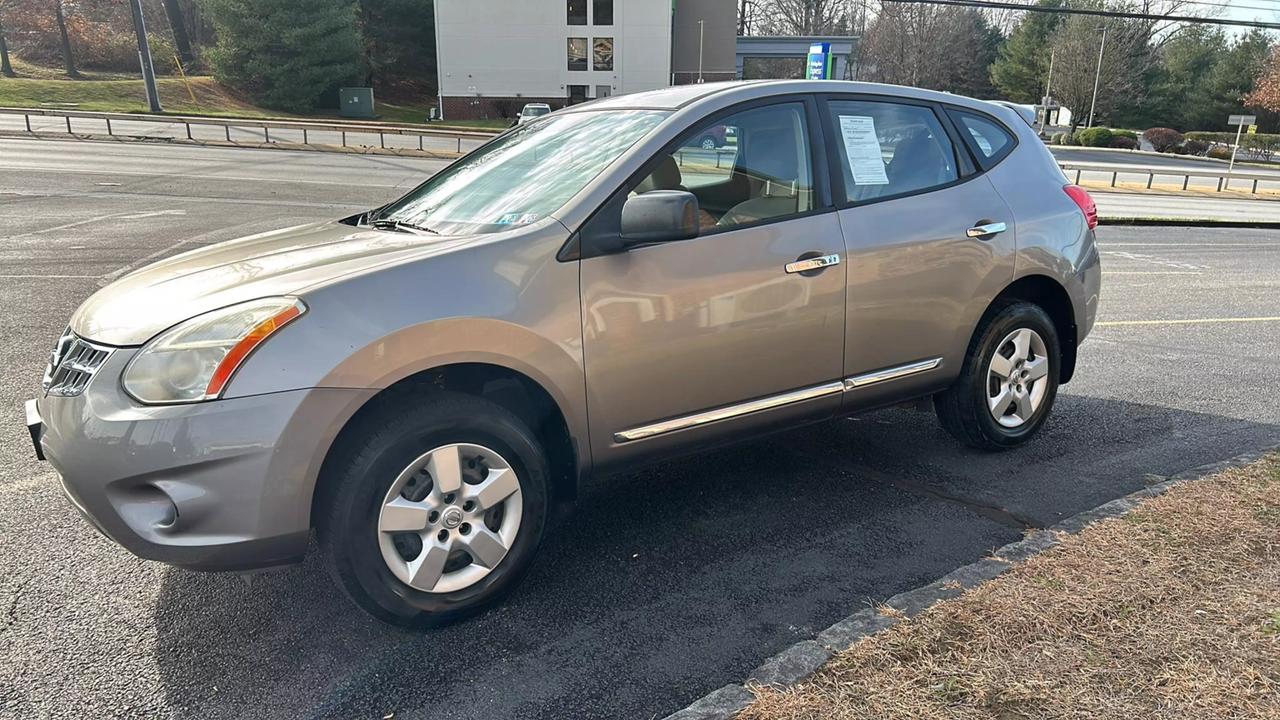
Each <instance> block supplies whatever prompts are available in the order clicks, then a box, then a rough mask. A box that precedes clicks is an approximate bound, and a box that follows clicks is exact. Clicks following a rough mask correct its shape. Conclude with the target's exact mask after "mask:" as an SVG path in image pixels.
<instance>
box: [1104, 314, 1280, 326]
mask: <svg viewBox="0 0 1280 720" xmlns="http://www.w3.org/2000/svg"><path fill="white" fill-rule="evenodd" d="M1246 322H1280V315H1273V316H1269V317H1239V318H1185V319H1181V320H1107V321H1105V322H1098V323H1094V327H1116V326H1119V325H1201V324H1209V323H1246Z"/></svg>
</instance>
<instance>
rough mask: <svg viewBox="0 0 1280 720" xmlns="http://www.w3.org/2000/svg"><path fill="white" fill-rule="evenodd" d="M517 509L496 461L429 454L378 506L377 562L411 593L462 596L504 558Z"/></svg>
mask: <svg viewBox="0 0 1280 720" xmlns="http://www.w3.org/2000/svg"><path fill="white" fill-rule="evenodd" d="M522 507H523V505H522V498H521V492H520V479H519V477H517V475H516V471H515V470H514V469H513V468H512V467H511V464H510V463H509V462H507V461H506V460H505V459H504V458H503V457H502V456H501V455H500V454H498V453H497V452H495V451H494V450H491V449H489V448H487V447H484V446H482V445H473V444H470V443H456V444H452V445H444V446H441V447H438V448H435V449H433V450H431V451H429V452H426V453H423V454H422V455H421V456H419V457H418V458H417V459H416V460H414V461H413V462H412V463H410V464H409V466H408V467H406V468H405V469H404V470H402V471H401V472H400V474H399V476H397V477H396V479H395V482H393V483H392V484H391V487H390V489H389V490H388V491H387V494H386V497H385V498H384V499H383V501H382V508H381V510H380V511H379V513H378V544H379V546H380V548H381V550H382V559H383V560H384V561H385V562H386V563H387V567H388V568H390V569H391V572H392V573H394V574H395V576H396V577H397V578H399V579H400V581H401V582H403V583H405V584H406V585H408V586H410V587H412V588H414V589H415V590H420V591H422V592H428V593H447V592H454V591H456V590H462V589H464V588H467V587H470V586H472V585H474V584H476V583H477V582H479V581H480V580H482V579H483V578H484V577H485V576H487V575H488V574H489V573H490V572H492V571H493V569H494V568H496V567H497V566H498V564H499V563H501V562H502V559H503V558H505V557H506V556H507V552H508V551H509V550H510V549H511V546H512V544H513V543H514V542H515V540H516V534H517V533H518V532H519V530H520V516H521V510H522Z"/></svg>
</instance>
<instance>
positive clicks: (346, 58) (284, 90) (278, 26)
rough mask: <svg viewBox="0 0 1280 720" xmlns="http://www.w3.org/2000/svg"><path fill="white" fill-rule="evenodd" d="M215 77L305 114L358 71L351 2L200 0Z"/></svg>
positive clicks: (269, 102) (358, 44) (267, 103)
mask: <svg viewBox="0 0 1280 720" xmlns="http://www.w3.org/2000/svg"><path fill="white" fill-rule="evenodd" d="M200 7H201V9H202V10H203V11H204V12H205V13H206V14H207V16H208V18H209V19H210V20H211V21H212V22H213V26H214V28H215V29H216V30H217V35H218V44H217V46H216V47H213V48H210V49H209V50H208V51H206V55H205V58H206V59H207V60H208V61H209V63H210V64H211V65H212V66H213V71H214V76H215V77H217V78H218V80H219V81H221V82H224V83H226V84H228V85H230V86H231V87H233V88H236V89H237V90H241V91H243V92H245V93H247V94H249V95H250V96H251V97H253V98H254V99H255V100H257V101H258V102H259V103H260V104H262V105H265V106H266V107H269V108H274V109H278V110H286V111H290V112H305V111H307V110H311V109H313V108H315V107H317V106H318V105H319V103H321V102H322V101H323V100H324V98H326V97H329V96H333V97H336V95H337V88H338V86H340V85H345V84H347V83H349V82H351V81H353V80H355V79H356V78H358V77H359V74H360V53H361V39H360V32H359V30H358V28H357V27H356V5H355V0H206V1H205V2H202V3H201V4H200Z"/></svg>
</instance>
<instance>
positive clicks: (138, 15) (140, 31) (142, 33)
mask: <svg viewBox="0 0 1280 720" xmlns="http://www.w3.org/2000/svg"><path fill="white" fill-rule="evenodd" d="M129 10H130V12H132V13H133V31H134V32H135V33H137V35H138V64H139V65H141V66H142V83H143V84H144V85H145V86H146V88H147V104H148V105H150V106H151V112H153V113H159V112H164V108H162V107H160V90H159V89H158V88H157V87H156V69H155V66H154V65H152V64H151V44H150V43H148V42H147V23H146V21H145V20H144V19H143V17H142V0H129Z"/></svg>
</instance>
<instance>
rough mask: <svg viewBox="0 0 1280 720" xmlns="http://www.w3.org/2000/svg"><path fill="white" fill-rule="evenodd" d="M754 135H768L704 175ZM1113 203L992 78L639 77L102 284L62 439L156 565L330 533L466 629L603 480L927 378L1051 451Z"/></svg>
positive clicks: (49, 410)
mask: <svg viewBox="0 0 1280 720" xmlns="http://www.w3.org/2000/svg"><path fill="white" fill-rule="evenodd" d="M543 107H545V106H543ZM725 127H731V128H734V130H735V133H736V143H735V147H736V150H735V152H733V153H730V154H726V157H724V158H719V157H717V158H716V160H715V161H713V162H708V161H706V159H705V158H704V159H703V161H702V162H695V161H693V160H690V161H689V162H686V163H685V164H684V165H683V166H682V164H681V160H682V159H683V158H682V157H681V156H680V154H681V153H682V151H683V150H684V149H685V148H688V147H689V143H690V141H691V140H692V141H694V142H697V141H699V140H700V139H702V138H704V137H707V136H712V137H714V136H716V134H717V133H719V132H720V130H719V128H725ZM1096 223H1097V214H1096V210H1095V208H1094V205H1093V202H1092V200H1091V199H1090V198H1089V195H1088V193H1086V192H1085V191H1084V190H1083V189H1081V188H1079V187H1077V186H1075V185H1070V184H1068V183H1067V181H1066V179H1065V178H1064V177H1063V175H1062V173H1061V171H1060V170H1059V169H1058V166H1057V164H1056V163H1055V161H1054V159H1053V157H1052V156H1051V155H1050V154H1049V152H1048V150H1047V149H1046V148H1045V146H1044V144H1043V143H1041V142H1040V141H1039V140H1038V139H1037V138H1036V135H1035V133H1034V131H1033V130H1032V129H1031V128H1030V127H1029V126H1028V125H1027V124H1026V123H1025V122H1023V121H1022V119H1021V118H1019V117H1018V116H1017V114H1015V113H1014V111H1013V110H1010V109H1008V108H1002V107H998V106H995V105H992V104H989V103H985V102H982V101H978V100H971V99H968V98H964V97H959V96H955V95H949V94H944V93H938V92H930V91H925V90H917V89H911V88H903V87H895V86H885V85H873V84H864V83H848V82H829V81H798V82H797V81H778V82H753V83H746V84H743V83H723V84H704V85H686V86H680V87H673V88H668V89H663V90H656V91H653V92H648V93H638V94H634V95H623V96H615V97H610V98H606V99H601V100H597V101H595V102H592V103H590V104H585V105H582V106H580V107H574V108H568V109H566V110H562V111H560V112H558V113H556V114H554V115H552V116H550V117H547V118H545V119H543V120H541V121H539V122H536V123H530V124H527V125H523V126H521V127H517V128H514V129H512V130H510V131H508V132H506V133H504V134H502V135H500V136H497V137H495V138H494V139H493V140H491V141H490V142H488V143H487V144H485V145H484V146H482V147H480V148H479V149H477V150H475V151H474V152H472V153H471V154H469V155H467V156H465V157H463V158H461V159H459V160H458V161H456V162H455V163H453V164H452V165H450V166H448V167H447V168H446V169H444V170H443V171H441V172H440V173H438V174H436V175H435V176H433V177H431V178H430V179H428V180H427V181H426V182H424V183H423V184H422V185H420V186H418V187H417V188H415V189H414V190H413V191H411V192H409V193H408V194H407V195H405V196H404V197H402V198H400V199H398V200H396V201H394V202H392V203H390V204H388V205H386V206H384V207H380V208H377V209H374V210H370V211H368V212H362V213H359V214H357V215H353V216H351V217H348V218H345V219H342V220H337V221H333V222H322V223H315V224H311V225H304V226H300V227H294V228H289V229H284V230H279V231H275V232H268V233H264V234H261V235H255V236H251V237H247V238H243V239H240V240H235V241H231V242H226V243H221V244H218V245H213V246H210V247H205V248H201V249H197V250H192V251H190V252H187V253H183V254H181V255H178V256H175V257H172V258H169V259H167V260H162V261H160V262H158V263H155V264H153V265H150V266H148V267H145V268H143V269H141V270H138V271H135V272H133V273H132V274H130V275H127V276H125V277H123V278H121V279H119V280H117V281H116V282H114V283H113V284H111V285H108V286H107V287H105V288H103V289H101V290H99V291H98V292H97V293H95V294H94V295H93V296H92V297H90V298H89V299H88V300H87V301H86V302H85V303H84V304H83V305H81V306H80V308H79V309H78V310H77V311H76V312H75V313H74V315H73V316H72V318H71V321H70V326H69V327H68V329H67V330H66V332H65V333H64V334H63V335H62V336H61V338H59V339H58V340H57V343H56V346H55V348H54V350H53V352H52V354H51V357H50V358H49V363H48V370H47V372H46V373H45V377H44V382H43V388H44V389H43V392H42V394H41V396H40V397H39V398H38V399H35V400H32V401H29V402H28V403H27V406H26V410H27V422H28V428H29V430H30V431H31V434H32V437H33V438H34V440H35V448H36V452H37V453H38V454H40V455H41V456H43V457H46V458H47V459H48V460H49V462H50V463H52V465H53V467H54V468H55V469H56V470H57V471H58V473H59V475H60V476H61V482H62V485H63V488H64V489H65V491H66V494H67V496H68V497H69V498H70V500H71V502H72V503H73V504H74V505H75V506H76V507H77V508H79V509H80V510H81V511H82V512H83V513H84V515H85V516H86V517H87V518H88V519H89V520H90V522H92V523H93V524H94V525H95V526H96V527H98V528H99V529H100V530H101V531H102V532H103V533H104V534H105V535H107V536H108V537H110V538H112V539H113V540H115V541H116V542H118V543H120V544H121V545H123V546H125V547H126V548H128V549H129V550H131V551H133V552H134V553H136V554H138V555H140V556H142V557H144V558H151V559H156V560H162V561H165V562H169V563H172V564H175V565H180V566H186V567H191V568H200V569H211V570H244V569H247V568H257V567H262V566H268V565H275V564H281V563H288V562H294V561H297V560H299V559H301V558H302V556H303V554H304V553H305V551H306V549H307V547H308V540H309V538H310V537H311V535H312V531H313V530H314V531H316V533H317V535H318V538H319V543H320V547H321V549H322V552H323V556H324V562H325V563H326V565H327V566H328V568H329V569H330V571H331V573H332V575H333V577H334V578H335V579H336V580H337V582H338V583H339V584H340V585H341V586H342V587H343V589H344V590H345V591H346V592H347V594H348V595H349V596H350V597H351V598H352V599H353V600H354V601H355V603H356V604H357V605H359V606H360V607H361V608H363V609H364V610H366V611H367V612H369V613H371V614H373V615H374V616H376V617H378V618H381V619H383V620H385V621H387V622H391V623H396V624H400V625H405V626H412V627H421V626H427V625H433V624H438V623H442V622H448V621H451V620H455V619H457V618H460V617H463V616H466V615H468V614H470V613H474V612H476V611H477V610H479V609H481V608H483V607H485V606H487V605H489V604H491V603H493V602H495V601H497V600H498V599H499V598H500V597H502V596H503V595H504V594H505V593H507V592H509V591H510V590H511V589H512V588H513V587H514V586H515V585H516V583H517V582H518V580H519V578H520V577H521V575H522V574H523V573H524V572H525V571H526V570H527V569H528V567H529V565H530V562H531V561H532V559H533V557H534V554H535V552H536V551H537V548H538V545H539V543H540V542H541V540H542V536H543V533H544V531H545V530H546V528H547V519H548V517H550V515H551V513H552V509H553V508H554V507H555V506H557V505H559V504H562V503H567V502H570V501H571V500H572V499H573V498H574V496H575V493H576V492H577V488H578V486H579V484H580V483H581V482H582V481H583V479H584V478H587V477H589V476H592V475H601V474H608V473H611V472H615V471H619V470H629V469H632V468H634V467H636V465H637V464H639V463H644V462H652V461H656V460H661V459H665V458H670V457H672V456H673V455H676V454H679V453H690V452H698V451H700V450H702V449H704V448H707V447H711V446H715V445H719V444H723V443H725V442H729V441H733V440H740V439H745V438H752V437H757V436H759V435H761V434H762V433H766V432H770V431H774V430H778V429H782V428H788V427H794V426H796V425H798V424H802V423H807V422H812V421H817V420H823V419H826V418H832V417H835V416H839V415H844V414H849V413H858V412H864V411H867V410H871V409H874V408H879V407H884V406H887V405H894V404H899V403H903V402H913V401H919V400H923V399H930V400H931V401H932V403H933V406H934V407H935V408H936V411H937V416H938V418H939V420H940V421H941V424H942V426H943V427H944V428H946V430H947V431H948V432H950V433H951V434H952V435H953V436H955V437H956V438H958V439H959V440H960V441H961V442H963V443H965V444H967V445H970V446H973V447H976V448H982V449H987V450H1000V449H1005V448H1012V447H1016V446H1018V445H1021V444H1022V443H1025V442H1027V441H1028V440H1030V439H1031V438H1032V437H1034V436H1035V435H1036V433H1037V432H1038V431H1039V430H1040V428H1041V427H1042V426H1043V425H1044V423H1045V421H1046V419H1047V418H1048V416H1049V413H1050V410H1051V408H1052V407H1053V404H1054V398H1055V396H1056V394H1057V390H1058V387H1059V385H1060V384H1062V383H1066V382H1068V381H1069V380H1070V379H1071V377H1072V374H1073V372H1074V369H1075V365H1076V354H1077V351H1078V348H1079V346H1080V343H1081V342H1082V341H1083V340H1084V339H1085V337H1086V336H1087V335H1088V333H1089V331H1090V329H1091V328H1092V326H1093V323H1094V318H1095V317H1096V314H1097V309H1098V295H1099V285H1100V270H1099V260H1098V251H1097V248H1096V246H1095V243H1094V226H1095V225H1096ZM903 451H904V452H911V449H910V448H903ZM815 501H816V500H815ZM706 502H707V503H709V504H710V505H714V503H715V498H714V497H709V498H707V499H706Z"/></svg>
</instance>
